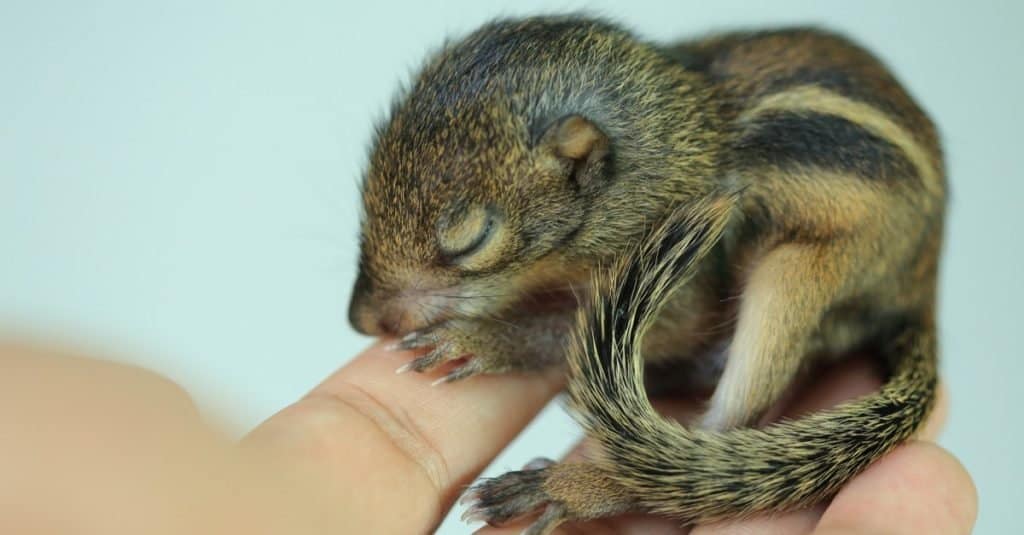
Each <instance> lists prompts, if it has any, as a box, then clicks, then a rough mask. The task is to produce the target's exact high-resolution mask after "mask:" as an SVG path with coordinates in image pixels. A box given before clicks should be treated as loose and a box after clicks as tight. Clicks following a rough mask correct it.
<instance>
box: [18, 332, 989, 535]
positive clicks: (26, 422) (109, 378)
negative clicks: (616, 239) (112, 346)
mask: <svg viewBox="0 0 1024 535" xmlns="http://www.w3.org/2000/svg"><path fill="white" fill-rule="evenodd" d="M413 356H414V354H413V353H411V352H391V351H385V350H384V349H383V346H382V345H381V344H375V345H373V346H372V347H370V348H369V349H367V350H365V351H364V352H362V353H361V354H359V355H358V356H356V357H355V358H354V359H353V360H351V361H350V362H349V363H348V364H346V365H345V366H344V367H342V368H341V369H340V370H338V371H337V372H335V373H334V374H333V375H331V376H330V377H328V378H327V379H325V380H324V381H323V382H322V383H321V384H320V385H318V386H316V387H314V388H313V389H312V390H311V391H310V393H309V394H308V395H306V396H304V397H303V398H302V399H300V400H298V401H296V402H295V403H293V404H292V405H290V406H288V407H285V408H284V409H282V410H281V411H280V412H278V413H277V414H275V415H274V416H272V417H271V418H269V419H268V420H267V421H265V422H263V423H262V424H261V425H259V426H258V427H257V428H256V429H255V430H253V431H252V432H251V433H249V434H248V435H247V436H246V437H244V438H243V439H242V440H241V442H240V443H239V442H235V441H232V440H230V439H229V438H227V437H226V435H225V434H224V433H222V432H220V431H219V430H218V429H216V428H215V427H213V426H211V425H210V424H209V422H204V421H203V420H202V418H201V416H200V415H199V413H198V412H197V411H196V409H195V407H194V406H193V404H192V402H191V400H190V399H189V397H188V396H187V394H186V393H185V392H184V390H182V389H181V388H180V387H178V386H177V385H174V384H173V383H171V382H170V381H168V380H167V379H165V378H163V377H161V376H159V375H156V374H154V373H152V372H149V371H146V370H142V369H138V368H133V367H127V366H122V365H116V364H112V363H110V362H107V361H102V360H97V359H95V358H90V357H88V356H83V355H71V354H69V353H68V352H57V351H54V350H46V349H40V348H39V347H38V346H36V347H29V346H26V345H17V344H13V343H8V344H4V343H0V364H2V365H0V369H2V370H3V373H0V473H3V474H4V477H2V478H0V533H30V534H44V533H45V534H64V533H76V534H78V533H82V534H93V533H95V534H100V533H102V534H104V535H121V534H125V535H127V534H137V533H147V534H164V533H167V534H172V533H175V534H177V533H197V534H205V533H210V534H213V533H246V534H261V533H267V534H270V533H292V534H299V535H301V534H319V533H429V532H432V530H433V529H435V527H436V526H437V525H438V524H439V523H440V521H441V520H442V518H443V517H444V515H445V513H446V512H447V510H448V509H449V508H450V507H451V506H452V504H453V503H454V502H455V500H456V499H457V498H458V496H459V494H460V493H461V492H462V490H463V489H464V488H465V486H466V485H467V484H469V483H470V482H472V481H473V479H474V478H475V477H476V476H477V475H478V474H479V472H480V471H481V470H482V469H483V468H484V467H485V466H486V465H487V464H488V463H489V462H490V461H491V460H492V459H493V458H494V456H495V455H497V454H498V453H499V452H500V451H501V449H502V448H503V447H504V446H505V445H506V444H507V443H508V442H509V441H510V440H511V439H512V438H513V437H514V436H515V435H516V434H517V433H518V432H519V431H520V430H521V429H522V428H523V426H525V425H526V424H527V423H528V422H529V421H530V420H531V419H532V418H533V417H534V416H536V414H537V412H538V411H539V410H540V409H541V408H542V407H543V406H544V405H545V404H546V403H547V402H548V401H550V400H551V398H552V397H553V396H555V394H556V393H557V392H558V390H559V389H560V386H561V385H560V379H559V378H557V377H554V376H551V377H539V376H531V377H527V376H516V375H504V376H482V377H474V378H471V379H469V380H465V381H461V382H457V383H453V384H446V385H441V386H436V387H431V386H430V383H431V382H432V381H433V379H435V378H436V377H434V376H433V375H432V374H415V373H408V374H404V375H399V376H396V375H395V374H394V370H395V369H396V368H398V367H399V366H401V365H402V364H404V363H405V362H408V360H409V359H410V358H412V357H413ZM437 373H438V374H440V373H441V371H438V372H437ZM438 376H440V375H438ZM877 384H878V378H877V377H876V376H875V374H874V373H873V370H872V368H871V366H870V365H868V364H866V363H865V362H854V363H852V364H848V365H845V366H843V367H842V368H841V369H836V370H834V371H832V372H830V373H829V374H828V375H827V376H826V377H824V378H823V379H821V380H819V381H817V382H816V383H815V384H814V385H813V387H811V388H808V389H807V391H805V392H801V393H800V394H798V395H797V396H795V397H794V398H793V399H792V400H791V401H790V402H789V403H787V407H786V408H785V409H783V411H782V412H785V413H786V414H789V415H795V414H799V413H801V412H804V411H807V410H813V409H815V408H818V407H822V406H828V405H831V404H834V403H835V402H837V401H839V400H842V399H846V398H848V397H850V396H854V395H857V394H860V393H864V392H867V391H870V390H871V389H872V388H874V387H876V386H877ZM662 408H663V409H664V410H665V411H666V412H668V413H671V414H674V415H682V414H692V413H693V412H694V411H693V410H692V407H688V406H686V405H683V404H680V403H671V404H664V405H662ZM945 416H946V410H945V402H944V396H943V398H942V401H941V402H940V404H939V408H938V409H937V410H936V411H935V412H934V413H933V416H932V418H931V420H930V421H929V423H928V425H927V426H926V428H925V429H924V430H923V431H922V433H921V435H920V436H919V437H918V439H917V440H914V441H911V442H909V443H908V444H906V445H904V446H902V447H900V448H898V449H897V450H895V451H893V452H892V453H891V454H889V455H888V456H886V457H884V458H883V459H881V460H880V461H878V462H877V463H875V464H874V465H872V466H871V467H870V468H869V469H868V470H867V471H866V472H864V473H862V474H861V475H860V476H858V477H857V478H855V479H854V480H853V481H851V482H850V483H849V484H848V485H847V486H846V487H845V488H844V489H843V490H842V491H841V492H840V493H839V495H838V496H837V497H836V498H835V499H834V500H833V501H832V502H831V503H830V504H827V505H826V504H822V505H821V506H819V507H817V508H815V509H814V510H809V511H800V512H796V513H789V514H785V515H778V516H775V517H774V518H768V517H760V518H754V519H750V520H746V521H743V522H734V523H726V524H717V525H706V526H699V527H697V528H695V529H693V530H692V531H691V532H690V533H692V534H693V535H723V534H744V535H753V534H782V533H786V534H807V533H814V534H816V535H822V534H827V535H837V534H865V535H867V534H875V533H887V534H904V533H906V534H917V533H934V534H961V533H969V532H970V529H971V526H972V525H973V523H974V518H975V515H976V511H977V502H976V499H977V498H976V490H975V488H974V485H973V483H972V481H971V479H970V477H969V475H968V474H967V473H966V472H965V471H964V469H963V467H962V466H961V465H960V463H959V462H958V461H957V460H956V459H955V458H954V457H952V456H951V455H950V454H949V453H948V452H946V451H945V450H943V449H942V448H941V447H939V446H937V445H936V444H934V442H932V440H934V438H935V437H936V436H937V435H938V432H939V430H940V428H941V427H942V423H943V421H944V419H945ZM538 453H543V452H538ZM571 455H578V453H575V454H571ZM469 529H470V528H468V527H467V531H468V530H469ZM520 529H522V525H517V526H506V527H503V528H501V529H498V528H486V527H485V528H484V529H483V530H482V531H481V532H480V533H486V534H490V535H496V534H500V533H517V532H518V530H520ZM560 529H561V531H560V533H566V534H572V533H598V534H601V533H645V534H661V533H664V534H676V533H686V531H685V530H683V529H680V528H678V527H676V526H675V525H674V524H673V523H672V522H670V521H667V520H664V519H657V518H651V517H643V516H630V517H623V518H615V519H607V520H603V521H600V522H591V523H588V524H587V525H585V526H584V525H567V526H564V527H563V528H560Z"/></svg>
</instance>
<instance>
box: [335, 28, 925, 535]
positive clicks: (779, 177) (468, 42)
mask: <svg viewBox="0 0 1024 535" xmlns="http://www.w3.org/2000/svg"><path fill="white" fill-rule="evenodd" d="M363 198H364V206H365V211H366V213H365V218H364V223H363V228H362V238H363V244H362V256H361V261H360V268H361V269H360V277H359V280H358V281H357V284H356V290H355V293H354V297H353V303H352V308H351V317H352V322H353V324H354V325H355V326H356V327H357V328H358V329H360V330H361V331H363V332H366V333H372V334H379V333H392V334H405V335H406V337H405V338H404V339H403V342H402V343H401V344H400V346H401V347H424V346H429V347H432V348H433V350H432V351H431V352H429V353H428V354H427V355H425V356H424V357H421V358H419V359H417V360H415V361H413V362H412V363H411V364H410V367H411V368H412V369H415V370H417V371H426V370H429V369H432V368H434V367H436V366H438V365H440V364H441V363H443V362H445V361H447V360H450V359H454V358H458V357H462V356H464V355H466V354H472V355H473V358H471V359H470V360H469V361H468V362H467V363H465V364H464V365H462V366H461V367H458V368H456V369H455V371H453V372H452V373H451V374H450V375H448V376H447V377H446V378H445V379H446V380H456V379H462V378H465V377H468V376H470V375H473V374H476V373H496V372H505V371H514V370H532V369H538V368H543V367H550V366H553V365H557V364H559V363H561V362H563V360H562V356H561V349H562V348H563V347H564V346H565V345H566V342H570V343H568V347H569V348H570V351H569V354H568V359H567V360H568V364H569V373H570V386H569V392H570V397H571V399H572V405H573V407H574V409H575V410H576V412H577V414H578V417H579V418H580V420H581V422H583V424H584V425H585V427H586V428H587V431H588V434H589V435H591V436H592V437H594V438H595V439H596V440H597V441H598V442H599V443H600V444H601V446H602V448H601V454H600V455H599V456H598V457H597V458H595V459H592V460H591V461H589V462H587V463H583V464H579V465H560V464H556V465H553V466H550V467H546V468H542V469H539V470H528V471H521V472H513V473H510V474H507V475H506V476H503V477H502V478H497V479H495V480H489V481H485V482H483V483H481V484H480V485H479V486H478V487H476V489H475V490H474V492H473V493H472V496H473V497H474V498H475V499H476V500H477V503H476V505H475V508H474V509H473V514H474V515H476V516H478V517H480V518H483V519H487V520H490V521H496V522H500V521H503V520H507V519H509V518H514V517H516V516H519V515H522V514H527V513H530V512H532V511H534V510H536V509H539V508H542V507H543V508H545V513H544V515H543V516H542V517H541V518H540V519H539V520H538V521H537V523H535V524H534V526H533V527H532V528H531V531H530V533H543V532H546V531H549V530H550V529H552V528H553V527H554V526H555V525H557V524H558V523H559V522H562V521H565V520H568V519H580V518H593V517H597V516H605V515H609V514H617V513H620V512H624V511H649V512H657V513H662V514H669V515H673V516H675V517H678V518H679V519H680V520H681V521H684V522H693V521H697V520H706V519H711V518H722V517H730V516H740V515H744V514H748V513H751V512H754V511H761V510H784V509H790V508H793V507H800V506H805V505H808V504H810V503H813V502H814V501H817V500H821V499H824V498H827V497H828V496H829V495H830V494H831V493H833V492H834V491H835V490H836V489H837V488H839V486H840V485H842V484H843V482H845V481H846V480H847V479H849V478H850V477H852V476H853V475H854V474H856V473H857V472H858V471H859V470H861V469H862V468H863V467H864V466H866V465H867V464H868V463H870V462H871V461H872V460H873V459H875V458H877V456H878V455H881V454H882V453H884V452H885V451H888V449H890V448H891V447H893V446H894V445H895V444H897V443H898V442H899V441H900V440H902V439H904V438H906V437H907V436H909V435H910V434H911V433H912V432H913V431H914V430H915V429H916V428H917V427H918V426H919V424H920V423H921V421H922V420H923V418H924V416H925V415H926V414H927V411H928V409H929V407H930V406H931V400H932V396H933V390H934V386H935V360H936V347H935V332H934V329H935V326H934V312H933V309H934V305H935V278H936V271H937V265H938V255H939V249H940V246H941V234H942V221H943V213H944V206H945V180H944V176H943V165H942V158H941V151H940V148H939V142H938V139H937V136H936V133H935V128H934V127H933V126H932V124H931V122H930V121H929V120H928V118H927V117H926V115H925V114H924V113H923V112H922V111H921V110H920V109H919V108H918V107H917V106H916V105H915V104H914V102H913V100H912V99H911V98H910V96H909V95H908V94H907V93H906V92H905V91H904V90H903V89H902V87H901V86H900V85H899V83H898V82H897V81H896V79H895V78H894V77H893V76H892V75H891V74H890V73H889V72H888V70H887V69H886V68H885V67H884V66H883V65H882V64H881V63H880V62H878V61H877V60H876V59H875V58H874V57H872V56H871V55H870V54H869V53H868V52H866V51H865V50H863V49H862V48H860V47H858V46H856V45H854V44H852V43H850V42H849V41H848V40H846V39H843V38H841V37H838V36H836V35H833V34H829V33H826V32H820V31H815V30H804V29H800V30H779V31H771V32H761V33H743V34H728V35H724V36H715V37H711V38H707V39H704V40H700V41H697V42H688V43H680V44H676V45H671V46H668V47H661V48H659V47H655V46H653V45H651V44H647V43H644V42H642V41H640V40H638V39H636V38H634V37H632V36H631V35H630V34H628V33H627V32H625V31H623V30H621V29H619V28H617V27H615V26H614V25H610V24H608V23H604V22H601V21H594V20H590V19H584V18H577V17H547V18H531V19H522V20H507V21H499V22H495V23H492V24H489V25H487V26H485V27H483V28H482V29H480V30H478V31H477V32H474V33H473V34H471V35H470V36H468V37H466V38H465V39H463V40H461V41H459V42H457V43H455V44H452V45H449V46H447V47H445V48H444V49H442V50H441V51H440V52H439V53H438V54H436V55H435V56H434V57H433V58H432V59H431V60H430V61H429V62H428V63H427V64H426V66H425V67H424V69H423V71H422V72H421V73H420V75H419V76H418V77H417V79H416V81H415V83H414V84H413V86H412V87H411V88H410V90H409V91H408V92H407V93H406V94H404V95H403V96H402V97H401V98H400V99H399V100H398V101H397V102H396V104H395V107H394V108H393V110H392V113H391V116H390V118H389V121H388V122H387V123H386V124H385V125H384V126H383V127H382V128H381V129H380V131H379V132H378V136H377V139H376V142H375V144H374V149H373V152H372V154H371V158H370V167H369V169H368V171H367V179H366V181H365V184H364V191H363ZM467 213H468V214H474V215H472V216H465V214H467ZM480 214H491V217H490V218H489V219H488V218H483V216H481V215H480ZM467 217H469V219H466V218H467ZM460 225H461V226H460ZM449 228H456V229H459V230H458V233H456V235H455V237H454V238H453V237H452V234H451V232H452V231H450V230H446V229H449ZM444 232H448V233H449V234H443V233H444ZM439 233H442V235H441V236H439ZM447 242H452V243H457V244H459V247H455V248H456V249H466V250H460V251H458V254H453V251H452V250H451V249H453V247H452V246H448V247H447V249H446V247H445V243H447ZM469 245H472V247H469ZM560 294H561V295H562V296H563V297H564V296H565V295H566V294H571V295H573V296H574V297H575V298H579V299H582V302H583V304H584V306H583V307H580V308H579V312H578V314H577V313H575V312H574V310H576V307H565V306H562V307H559V306H553V303H557V302H559V301H558V299H557V296H558V295H560ZM737 297H738V299H737ZM855 348H866V349H869V350H873V351H875V352H876V353H877V354H878V355H879V356H880V357H883V358H884V359H885V360H886V363H887V364H888V365H889V369H890V370H891V372H892V376H891V378H890V382H889V383H887V385H886V386H885V387H884V388H883V389H882V390H881V391H880V392H879V393H878V394H876V395H873V396H869V397H867V398H864V399H863V400H859V401H857V402H854V403H851V404H848V405H844V406H842V407H839V408H836V409H833V410H831V411H826V412H823V413H820V414H815V415H812V416H809V417H806V418H804V419H801V420H798V421H795V422H789V423H786V424H778V425H773V426H770V427H768V428H765V429H763V430H756V429H750V428H749V427H748V426H750V425H752V424H754V423H756V422H757V421H758V419H759V418H760V417H761V415H762V414H764V412H765V410H766V409H767V408H768V407H770V406H771V405H772V404H774V403H775V402H776V401H777V400H778V399H779V397H780V395H781V393H782V392H783V391H784V390H785V389H786V388H787V387H789V386H790V385H791V384H792V383H793V382H794V380H795V378H796V377H797V376H798V375H800V374H801V373H804V372H805V371H806V370H808V369H810V368H811V367H812V366H811V365H812V364H813V360H814V358H816V357H822V356H824V357H828V358H838V357H841V356H842V355H843V354H845V353H846V352H847V351H849V350H851V349H855ZM723 352H724V354H725V355H726V358H725V359H724V361H721V356H722V355H723ZM643 361H646V362H649V363H657V364H658V365H659V366H670V365H671V364H672V363H677V362H684V363H687V364H688V367H687V366H684V368H686V369H692V370H697V369H702V370H705V371H702V372H693V373H700V374H702V375H704V376H702V377H699V378H696V379H695V380H694V381H693V383H694V384H700V383H704V382H706V381H707V380H709V379H710V380H717V381H718V384H717V387H716V390H715V393H714V395H713V396H712V397H711V400H710V403H709V407H708V411H707V413H706V414H705V415H704V416H703V417H702V418H701V419H700V420H699V421H698V426H699V427H700V428H701V429H698V430H691V429H686V428H682V427H679V426H678V425H676V424H674V423H669V422H666V421H665V420H663V419H661V418H660V417H659V416H657V415H656V414H655V413H654V412H653V409H651V407H650V404H649V403H648V401H647V398H646V394H645V391H644V388H643V384H642V380H643V377H642V367H641V363H642V362H643ZM705 361H708V362H710V365H706V366H701V365H696V366H693V365H690V364H692V363H700V362H705ZM720 362H724V364H721V363H720ZM681 369H682V368H681ZM683 382H686V383H687V384H689V383H690V382H689V381H683Z"/></svg>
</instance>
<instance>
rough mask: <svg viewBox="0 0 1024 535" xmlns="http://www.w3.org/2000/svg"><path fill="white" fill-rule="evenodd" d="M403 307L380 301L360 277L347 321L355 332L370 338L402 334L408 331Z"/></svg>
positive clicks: (364, 279)
mask: <svg viewBox="0 0 1024 535" xmlns="http://www.w3.org/2000/svg"><path fill="white" fill-rule="evenodd" d="M407 318H408V313H407V311H406V310H405V307H403V306H401V305H400V304H398V303H395V302H394V300H392V299H381V298H380V297H378V296H377V295H376V293H375V292H374V291H373V290H372V288H371V284H370V282H369V281H368V280H367V279H366V277H365V276H363V275H360V277H359V279H357V280H356V285H355V288H354V289H353V291H352V301H351V302H350V303H349V306H348V321H349V323H350V324H351V325H352V328H354V329H355V330H356V331H357V332H359V333H362V334H367V335H370V336H381V335H397V334H404V332H407V331H408V330H409V329H410V326H409V325H406V323H408V320H407Z"/></svg>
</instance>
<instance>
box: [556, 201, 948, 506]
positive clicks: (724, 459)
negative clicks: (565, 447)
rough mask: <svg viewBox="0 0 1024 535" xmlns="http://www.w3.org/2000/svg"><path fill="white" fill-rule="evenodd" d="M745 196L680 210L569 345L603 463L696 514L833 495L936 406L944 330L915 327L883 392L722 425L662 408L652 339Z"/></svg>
mask: <svg viewBox="0 0 1024 535" xmlns="http://www.w3.org/2000/svg"><path fill="white" fill-rule="evenodd" d="M732 201H733V199H729V198H725V199H720V200H717V201H709V202H708V203H706V204H704V205H701V206H697V207H691V208H687V209H686V210H684V211H679V212H677V213H676V214H674V215H673V216H672V217H670V218H669V219H668V220H667V221H666V222H665V223H664V224H662V225H661V227H660V228H658V229H657V230H656V231H655V232H654V233H653V235H652V237H651V238H650V239H649V240H647V241H646V242H645V243H643V244H642V245H641V246H640V247H639V250H638V251H637V252H636V253H635V254H632V255H627V256H628V257H627V258H625V259H624V260H623V261H622V262H620V263H619V264H618V265H616V266H614V267H613V268H612V269H611V270H610V271H609V272H608V273H607V274H606V275H605V276H604V277H603V278H602V279H601V280H599V281H597V285H598V289H597V291H595V292H594V293H593V295H595V296H599V297H598V298H597V300H596V301H595V302H593V303H591V304H590V306H587V307H583V308H582V309H581V311H580V313H579V318H578V324H579V325H578V327H579V328H578V333H577V338H576V339H575V340H574V341H573V343H572V344H571V347H570V351H569V366H570V381H569V399H570V405H571V407H572V409H573V411H574V412H575V414H576V416H577V419H578V420H579V421H580V423H581V424H582V425H583V426H584V428H585V429H586V430H587V431H588V435H589V436H591V437H592V438H594V439H596V440H597V441H599V443H600V444H601V446H602V453H603V455H602V457H601V459H599V460H598V462H602V463H604V462H607V463H609V464H610V465H614V466H615V467H616V468H615V469H614V470H609V473H610V474H613V475H612V477H613V478H614V479H615V480H616V481H617V482H619V483H620V484H621V485H622V486H623V488H626V489H629V490H630V491H631V492H633V493H634V494H635V497H636V500H637V503H638V504H639V505H640V506H642V507H644V508H645V509H647V510H648V511H651V512H658V513H662V514H668V515H672V516H676V517H682V518H683V519H684V520H686V521H696V520H705V519H712V518H717V517H723V516H730V517H732V516H737V515H743V514H746V513H752V512H756V511H779V510H785V509H792V508H797V507H801V506H805V505H809V504H811V503H814V502H815V501H818V500H820V499H821V498H823V497H826V496H829V495H831V494H833V493H834V492H835V491H836V490H838V488H839V487H840V486H841V485H842V484H843V483H844V482H846V481H847V480H848V479H849V478H850V477H852V476H853V475H854V474H856V473H857V472H859V471H861V470H862V469H864V468H865V467H866V466H867V465H868V464H869V463H871V462H872V461H873V460H875V459H876V458H878V457H879V456H881V455H882V454H884V453H885V452H887V451H888V450H890V449H891V448H893V447H894V446H896V445H897V444H899V443H900V442H901V441H902V440H904V439H906V438H907V437H909V436H910V435H911V434H912V433H913V432H914V431H915V430H916V429H917V428H918V426H919V425H920V423H921V422H922V421H923V420H924V418H925V417H926V415H927V413H928V411H929V409H930V408H931V405H932V402H933V398H934V391H935V386H936V381H937V377H936V340H935V336H934V329H933V327H932V326H931V325H907V326H905V327H904V328H903V331H902V332H901V333H899V334H898V335H896V336H894V337H893V338H892V339H891V340H892V342H891V343H890V344H889V345H888V346H887V347H884V348H883V351H884V352H885V353H886V354H885V357H886V358H887V359H888V362H889V363H890V364H891V376H890V379H889V381H888V382H887V383H886V384H885V385H884V386H883V387H882V388H881V389H880V391H878V392H876V393H874V394H872V395H869V396H866V397H863V398H860V399H858V400H856V401H853V402H850V403H847V404H844V405H841V406H838V407H836V408H834V409H831V410H827V411H823V412H819V413H816V414H813V415H810V416H807V417H804V418H801V419H798V420H794V421H788V422H782V423H777V424H774V425H771V426H768V427H766V428H763V429H737V430H733V431H728V432H723V433H718V432H710V431H703V430H691V429H686V428H684V427H682V426H680V425H679V424H677V423H676V422H674V421H670V420H667V419H665V418H663V417H662V416H660V415H659V414H657V413H656V412H655V411H654V409H653V408H652V407H651V405H650V403H649V401H648V398H647V395H646V392H645V391H644V386H643V373H642V372H643V360H642V357H641V354H640V342H641V339H642V338H643V334H644V332H645V331H646V329H647V328H648V327H649V326H650V324H651V323H652V321H653V320H654V318H655V316H656V314H657V312H658V310H659V308H660V307H661V306H662V304H663V303H664V302H665V300H666V298H667V297H668V296H669V294H670V293H671V292H672V291H673V290H674V289H676V288H678V287H679V286H680V285H683V284H686V282H687V281H688V280H689V279H690V278H692V276H693V275H694V272H695V270H696V266H697V264H698V263H699V262H700V260H701V259H702V258H703V257H704V256H705V255H706V254H707V252H708V251H709V250H710V249H711V248H712V247H713V246H714V245H715V244H716V243H717V242H718V240H719V238H720V236H721V234H722V232H723V231H724V228H725V225H726V222H727V220H728V218H729V217H730V215H729V212H730V211H731V207H732V205H733V204H734V203H733V202H732Z"/></svg>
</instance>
